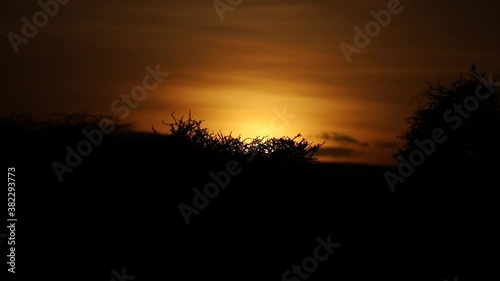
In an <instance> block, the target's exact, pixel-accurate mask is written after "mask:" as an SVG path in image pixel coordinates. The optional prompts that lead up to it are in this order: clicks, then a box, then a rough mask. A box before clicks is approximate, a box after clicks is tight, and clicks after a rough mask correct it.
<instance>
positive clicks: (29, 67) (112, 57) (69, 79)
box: [0, 0, 500, 164]
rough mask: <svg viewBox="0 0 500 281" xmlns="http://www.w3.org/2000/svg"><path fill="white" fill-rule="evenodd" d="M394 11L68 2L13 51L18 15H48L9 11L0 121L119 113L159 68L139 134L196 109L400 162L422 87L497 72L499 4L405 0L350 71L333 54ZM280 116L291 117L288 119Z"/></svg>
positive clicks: (199, 114) (211, 121)
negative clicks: (123, 99) (126, 97)
mask: <svg viewBox="0 0 500 281" xmlns="http://www.w3.org/2000/svg"><path fill="white" fill-rule="evenodd" d="M42 1H44V0H42ZM222 2H223V3H228V2H227V1H226V0H222ZM233 2H237V1H233ZM389 2H391V1H387V0H358V1H355V0H353V1H336V0H328V1H327V0H321V1H297V0H280V1H274V0H253V1H250V0H244V1H243V2H242V3H241V4H240V5H238V6H236V7H234V9H233V10H232V11H228V12H226V13H224V20H223V21H221V19H220V17H219V15H218V13H217V11H216V9H215V8H214V5H213V1H211V0H199V1H194V0H193V1H190V0H184V1H168V0H162V1H159V0H145V1H132V0H120V1H118V0H108V1H95V0H90V1H89V0H86V1H79V0H72V1H70V2H69V3H68V4H65V5H60V7H59V11H58V13H57V14H56V15H54V17H51V18H50V19H49V20H48V24H47V25H46V26H43V27H40V28H39V32H38V34H37V35H36V36H35V37H34V38H32V39H29V42H28V43H27V44H21V45H19V53H18V54H16V53H15V51H14V50H13V47H12V45H11V43H10V41H9V37H8V34H9V32H13V33H15V34H18V35H22V30H21V29H22V27H23V24H24V23H23V21H22V20H21V18H22V17H27V18H28V19H29V20H32V18H33V14H34V13H36V12H37V11H40V10H41V8H40V6H39V5H38V4H37V1H17V0H16V1H7V2H6V3H3V8H2V11H1V12H0V13H1V15H2V25H1V30H2V33H3V34H4V37H3V38H4V39H3V41H2V45H1V46H2V52H1V54H2V67H3V68H4V70H3V71H2V73H3V75H2V76H3V79H4V82H3V83H2V84H3V85H4V87H5V88H4V89H3V96H4V98H3V100H4V102H2V103H1V104H0V113H1V115H5V114H9V113H19V112H28V113H32V114H35V115H41V116H43V115H45V114H48V113H51V112H76V111H83V112H88V113H96V114H115V113H114V112H113V111H112V109H111V104H112V102H113V101H114V100H116V99H119V98H120V96H121V95H123V94H130V92H131V89H133V88H134V87H135V86H138V85H142V80H143V77H144V76H145V75H146V74H147V71H146V70H145V68H146V67H147V66H151V67H152V68H155V66H156V65H158V64H159V65H160V68H161V70H162V71H164V72H169V73H170V75H169V76H168V77H167V78H166V79H165V81H163V82H162V83H161V84H160V85H159V87H157V88H156V89H154V90H152V91H150V92H148V95H147V98H146V99H145V100H144V101H141V102H140V103H139V104H138V106H137V108H135V109H131V110H130V115H129V116H128V117H127V118H126V120H124V121H126V122H134V123H135V124H136V128H137V129H138V130H141V131H151V126H152V125H154V126H155V128H156V129H157V130H159V131H164V132H166V131H167V129H168V128H165V127H163V126H162V125H161V121H163V120H164V121H166V122H170V121H171V119H170V116H169V115H170V113H171V112H172V111H175V112H176V115H178V116H181V115H183V114H184V115H186V114H187V113H188V112H189V110H191V112H192V113H193V114H194V116H195V118H197V119H203V120H206V121H205V123H204V124H205V125H206V127H208V128H209V129H210V130H212V131H214V132H217V131H219V130H221V131H222V132H223V133H226V134H227V133H229V132H231V131H232V132H233V135H238V134H241V135H242V136H244V137H247V136H250V137H252V136H256V135H257V134H259V133H261V132H263V130H265V129H270V126H272V125H270V124H271V123H272V122H274V124H275V125H276V126H274V127H278V128H279V129H280V130H275V131H276V132H275V136H277V137H280V136H283V135H287V136H294V135H296V134H297V133H301V134H302V135H303V136H304V137H306V138H307V139H308V140H311V141H314V142H315V143H319V142H323V141H326V144H325V145H324V148H325V149H324V150H323V152H322V153H321V154H320V156H321V159H322V160H324V161H326V160H335V161H348V162H363V163H383V164H393V163H395V162H394V161H393V160H392V157H391V153H392V152H394V151H395V150H396V149H397V147H398V146H399V145H400V142H399V140H398V139H397V138H396V136H397V135H400V134H401V133H402V132H403V131H404V130H405V129H406V128H407V124H406V118H407V117H408V116H410V115H411V114H412V112H413V111H414V110H415V109H416V108H417V106H418V105H419V101H418V100H414V99H413V98H414V97H415V95H417V94H418V93H419V92H421V91H422V90H424V89H426V87H427V81H429V82H433V83H436V82H438V81H440V82H442V83H444V84H447V85H449V83H451V82H453V81H454V80H455V79H457V78H458V77H459V76H460V75H461V74H462V75H468V70H469V68H470V66H471V64H472V63H475V64H476V65H477V67H478V71H480V72H483V71H484V72H492V73H493V74H494V75H500V56H499V53H498V51H499V50H500V38H499V36H498V27H499V24H498V12H499V10H500V9H499V8H500V4H499V2H498V1H481V0H479V1H477V0H476V1H472V0H467V1H451V0H444V1H430V0H425V1H424V0H413V1H408V0H405V1H401V4H400V6H401V7H402V11H401V12H400V13H399V14H393V15H392V18H391V21H390V23H389V24H388V25H387V26H386V27H382V28H381V31H380V33H379V34H378V35H377V36H375V37H373V38H371V42H370V43H369V44H368V46H366V47H365V48H362V49H361V51H360V53H359V54H353V55H352V56H351V57H350V58H351V59H352V61H351V63H348V62H347V61H346V58H345V57H344V55H343V53H342V51H341V49H340V47H339V45H340V44H341V43H342V42H346V43H348V44H351V45H354V42H353V39H354V36H355V31H354V28H355V27H356V26H358V27H360V28H361V29H363V30H364V28H365V25H366V24H367V23H368V22H370V21H372V20H374V19H373V16H372V15H371V14H370V11H372V10H374V11H376V12H378V11H379V10H381V9H387V6H388V3H389ZM284 109H286V112H287V113H288V114H290V115H293V116H294V118H290V119H289V120H287V121H289V122H281V123H280V122H279V121H277V120H280V118H278V117H277V114H276V112H277V111H278V112H283V110H284ZM278 115H279V114H278ZM281 125H283V126H281Z"/></svg>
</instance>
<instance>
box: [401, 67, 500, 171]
mask: <svg viewBox="0 0 500 281" xmlns="http://www.w3.org/2000/svg"><path fill="white" fill-rule="evenodd" d="M471 72H472V74H473V75H471V76H470V77H468V78H463V77H462V76H461V77H460V78H459V79H457V80H456V81H455V82H454V83H453V84H452V85H451V87H446V86H444V85H441V84H439V83H438V84H437V85H433V84H431V83H429V88H428V89H427V90H425V91H423V92H422V93H421V94H420V95H419V97H423V98H424V99H425V100H426V103H425V104H424V105H423V106H421V107H420V108H418V109H417V110H416V111H415V112H414V114H413V115H412V116H410V117H409V118H408V123H409V128H408V129H407V131H406V132H404V133H403V134H402V135H401V136H400V137H401V138H402V139H403V140H404V141H405V144H404V146H403V147H402V148H401V149H399V151H398V152H396V153H395V154H394V156H395V157H398V156H399V155H401V156H403V158H405V159H408V157H410V154H411V153H412V152H413V151H415V150H422V148H421V146H419V145H418V144H417V142H419V141H420V142H422V141H423V140H425V139H427V140H429V139H432V133H433V130H435V129H436V128H438V129H442V130H443V131H444V133H445V135H446V140H445V141H444V142H443V143H440V144H438V143H436V144H435V145H436V146H435V149H434V151H432V153H428V155H426V159H425V163H424V164H423V165H422V168H421V169H420V168H419V170H427V171H434V172H439V173H442V172H444V171H448V172H451V171H453V172H456V171H459V170H467V171H480V170H483V169H485V168H486V169H488V168H491V167H492V165H497V166H498V164H495V163H496V162H497V161H498V157H499V156H500V149H499V144H500V99H499V93H498V91H497V90H495V88H494V87H493V86H492V85H491V83H492V82H494V81H496V80H497V79H493V81H491V80H492V79H491V78H490V81H489V83H490V85H489V86H488V85H487V84H486V83H485V82H487V81H488V79H487V78H486V75H485V74H482V75H479V74H478V73H477V72H476V71H475V66H473V67H472V68H471ZM483 77H484V78H483ZM493 84H495V83H493Z"/></svg>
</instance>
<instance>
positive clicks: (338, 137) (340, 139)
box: [319, 132, 369, 147]
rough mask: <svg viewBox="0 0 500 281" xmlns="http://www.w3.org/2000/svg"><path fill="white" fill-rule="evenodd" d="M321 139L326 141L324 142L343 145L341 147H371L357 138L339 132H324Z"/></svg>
mask: <svg viewBox="0 0 500 281" xmlns="http://www.w3.org/2000/svg"><path fill="white" fill-rule="evenodd" d="M319 137H320V138H322V139H324V140H331V141H334V142H336V143H338V144H341V145H352V144H354V145H359V146H361V147H367V146H368V145H369V144H368V143H367V142H362V141H360V140H358V139H357V138H355V137H352V136H349V135H346V134H342V133H337V132H331V133H329V132H323V133H322V134H321V135H320V136H319Z"/></svg>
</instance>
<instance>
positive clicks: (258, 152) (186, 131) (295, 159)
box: [153, 112, 322, 164]
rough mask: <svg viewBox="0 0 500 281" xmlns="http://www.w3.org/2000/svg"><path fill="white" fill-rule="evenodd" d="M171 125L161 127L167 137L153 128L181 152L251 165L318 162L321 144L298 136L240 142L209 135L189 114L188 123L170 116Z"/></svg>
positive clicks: (259, 137)
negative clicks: (245, 161)
mask: <svg viewBox="0 0 500 281" xmlns="http://www.w3.org/2000/svg"><path fill="white" fill-rule="evenodd" d="M171 116H172V118H173V120H174V122H173V123H165V122H164V123H163V124H164V125H165V126H168V127H170V134H160V133H158V131H156V130H155V129H154V128H153V131H154V132H155V133H156V135H158V136H160V137H162V138H165V139H166V140H167V141H168V142H169V143H171V144H172V145H174V146H175V147H177V148H180V149H183V150H191V151H197V152H201V153H203V154H205V155H210V156H219V157H220V156H222V157H247V159H248V157H250V158H251V159H252V161H256V162H260V161H273V162H274V161H279V162H283V163H293V164H307V163H313V162H316V161H317V158H315V157H314V154H315V153H316V152H317V151H318V150H319V148H320V147H321V146H322V144H313V143H311V142H309V141H307V140H306V139H304V138H302V139H300V140H299V138H300V137H301V135H300V134H298V135H296V136H295V137H293V138H290V137H286V136H285V137H281V138H275V137H273V138H268V137H266V136H257V137H255V138H247V139H242V138H241V136H237V137H234V136H232V135H231V133H230V134H229V135H223V134H222V133H221V132H218V133H215V134H214V133H211V132H210V131H209V130H208V129H207V128H203V127H202V126H201V124H202V123H203V120H196V119H193V117H192V115H191V112H190V113H189V116H188V118H187V119H184V117H181V118H176V117H175V115H174V113H172V114H171Z"/></svg>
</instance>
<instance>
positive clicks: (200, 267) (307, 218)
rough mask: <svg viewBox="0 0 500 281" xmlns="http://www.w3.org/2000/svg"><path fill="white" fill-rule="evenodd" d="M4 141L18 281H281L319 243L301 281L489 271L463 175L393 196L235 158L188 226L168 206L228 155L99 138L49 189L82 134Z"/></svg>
mask: <svg viewBox="0 0 500 281" xmlns="http://www.w3.org/2000/svg"><path fill="white" fill-rule="evenodd" d="M2 139H3V140H2V142H3V145H2V149H3V152H2V159H3V160H4V161H3V167H4V169H6V168H7V167H11V166H14V167H15V168H16V178H17V180H16V187H17V188H16V209H17V213H18V214H17V217H18V219H19V221H18V223H17V228H16V240H17V252H16V257H17V258H16V269H17V271H18V275H17V278H18V280H35V279H33V277H31V276H33V274H35V275H37V276H39V278H40V279H42V280H45V279H46V280H104V281H108V280H112V278H113V277H114V276H113V274H112V273H111V270H112V269H116V270H117V271H118V272H121V268H123V267H125V268H126V273H127V274H128V275H133V276H136V277H135V279H134V280H282V274H283V273H284V272H285V271H286V270H288V269H290V267H291V266H292V265H294V264H297V265H299V264H301V263H302V261H303V260H304V258H306V257H309V256H312V254H313V251H314V249H315V247H316V245H317V242H316V238H317V237H322V238H323V239H326V237H327V236H328V235H331V239H332V242H335V243H340V244H341V245H340V247H339V248H338V249H336V250H335V252H334V253H333V254H331V255H330V256H329V258H328V259H327V260H326V261H324V262H320V264H319V268H318V269H317V270H316V271H315V272H313V273H311V276H310V277H309V280H436V281H443V280H445V279H446V278H447V279H448V280H453V278H454V277H455V276H459V278H458V279H459V280H466V279H471V280H472V279H473V280H480V279H481V278H480V276H482V275H486V274H487V273H486V271H485V270H486V269H488V268H491V267H493V268H494V264H493V261H491V264H487V263H485V261H487V260H491V259H490V258H489V257H488V256H485V255H484V253H485V251H488V249H490V248H491V244H490V243H491V241H492V240H490V237H493V232H492V231H493V229H494V228H493V226H494V224H497V222H498V220H493V218H495V217H496V216H495V215H494V214H495V212H496V211H495V210H494V209H497V208H496V207H495V204H493V205H489V204H488V202H496V199H495V198H496V197H495V196H494V192H493V191H491V190H492V189H493V188H494V187H495V186H492V185H488V184H486V183H484V182H481V181H479V180H478V179H477V178H475V177H473V176H472V175H464V174H455V175H454V176H453V177H441V178H419V179H418V180H409V181H407V182H406V183H404V184H399V185H398V186H397V189H396V192H394V193H393V192H391V190H390V188H389V187H388V185H387V183H386V181H385V179H384V176H383V173H384V171H386V170H387V168H386V167H377V166H365V165H346V164H317V165H312V166H308V167H302V166H300V167H296V166H293V165H292V166H290V167H288V166H285V165H281V164H280V163H271V162H265V161H263V162H252V163H245V162H244V161H240V163H242V169H243V170H242V173H241V174H240V175H237V176H234V177H231V182H230V184H229V185H228V187H227V188H225V189H222V190H221V191H220V194H219V195H218V196H217V197H216V198H214V199H210V204H209V205H208V207H207V208H206V209H204V210H202V211H201V213H200V214H199V215H193V216H191V217H190V219H191V223H190V224H189V225H186V224H185V222H184V220H183V218H182V216H181V214H180V211H179V209H178V206H179V204H180V203H186V204H189V205H192V203H191V200H192V198H193V193H192V191H191V189H192V188H193V187H197V188H199V189H202V187H203V186H204V184H206V183H207V182H209V181H211V179H210V177H209V176H208V173H209V172H210V171H211V170H213V171H214V172H216V171H219V170H222V169H223V168H224V166H225V164H226V163H227V161H228V160H229V159H201V158H196V155H184V156H180V155H179V151H177V149H176V148H175V147H174V148H171V147H167V146H166V145H165V144H163V143H162V142H161V140H159V139H154V138H151V137H150V136H145V135H135V136H132V135H129V136H127V137H123V136H119V135H117V136H107V137H106V138H105V140H104V142H103V143H102V144H101V145H100V146H99V147H97V148H94V151H93V152H92V154H91V155H89V156H87V157H83V162H82V164H81V165H80V166H78V167H77V168H75V170H74V172H72V173H68V174H65V175H64V181H63V182H62V183H59V182H58V180H57V177H56V175H55V173H54V171H53V170H52V167H51V163H52V162H53V161H60V162H62V161H63V160H64V157H65V154H66V152H65V150H64V147H65V146H66V145H70V146H75V144H76V143H77V142H78V141H79V140H80V139H82V138H81V135H78V134H76V135H74V136H68V135H61V136H57V135H53V134H48V135H44V134H43V133H29V134H21V133H16V134H9V135H3V136H2ZM240 160H241V159H240ZM496 186H497V185H496ZM6 193H7V192H6V191H5V193H4V194H6ZM4 196H5V195H4ZM496 214H498V213H496ZM6 246H7V245H6V243H5V241H2V243H1V244H0V247H1V248H2V256H3V259H4V260H5V255H4V254H3V253H5V252H6ZM476 262H478V263H480V264H482V265H481V266H482V267H477V266H476V265H475V264H476ZM4 264H5V262H4ZM473 264H474V266H473ZM497 267H498V266H497ZM28 276H30V278H28ZM2 280H4V279H2ZM290 280H298V279H290Z"/></svg>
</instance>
